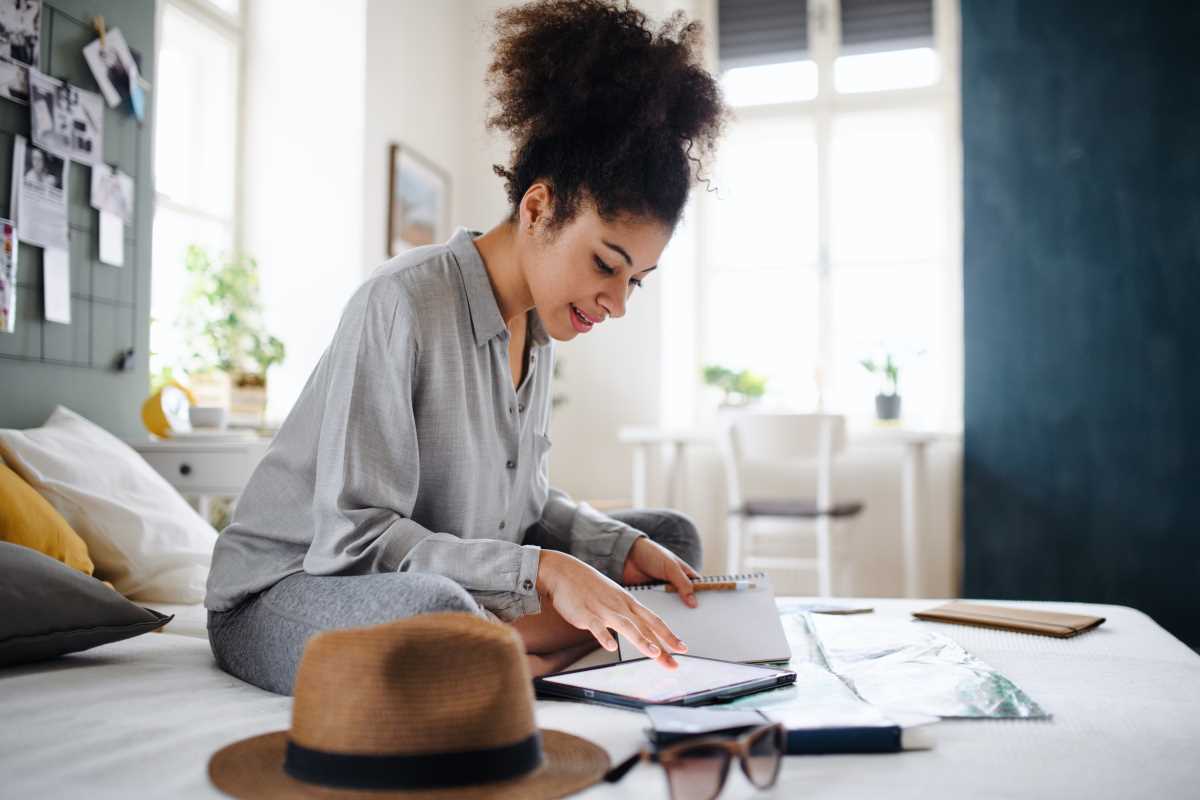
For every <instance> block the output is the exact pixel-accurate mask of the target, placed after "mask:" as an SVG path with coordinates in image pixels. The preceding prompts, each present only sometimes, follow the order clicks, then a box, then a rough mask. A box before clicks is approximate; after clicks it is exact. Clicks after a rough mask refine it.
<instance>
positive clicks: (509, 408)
mask: <svg viewBox="0 0 1200 800" xmlns="http://www.w3.org/2000/svg"><path fill="white" fill-rule="evenodd" d="M512 412H513V407H512V406H509V407H508V413H510V414H511V413H512Z"/></svg>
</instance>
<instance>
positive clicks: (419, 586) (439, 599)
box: [408, 572, 479, 614]
mask: <svg viewBox="0 0 1200 800" xmlns="http://www.w3.org/2000/svg"><path fill="white" fill-rule="evenodd" d="M408 577H409V578H411V579H413V583H412V586H411V587H410V591H411V593H412V594H411V596H412V597H413V598H414V600H415V601H416V603H417V605H418V607H417V608H415V609H414V610H413V613H414V614H429V613H433V612H437V611H465V612H467V613H469V614H478V613H479V604H478V603H476V602H475V598H473V597H471V593H470V592H468V591H467V590H466V589H464V588H463V587H462V585H461V584H459V583H456V582H455V581H453V580H451V579H450V578H447V577H446V576H444V575H434V574H432V573H423V572H416V573H409V575H408Z"/></svg>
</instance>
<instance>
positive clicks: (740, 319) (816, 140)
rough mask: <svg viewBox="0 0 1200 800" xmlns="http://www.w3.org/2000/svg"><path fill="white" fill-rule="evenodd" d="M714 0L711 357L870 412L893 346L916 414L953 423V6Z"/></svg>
mask: <svg viewBox="0 0 1200 800" xmlns="http://www.w3.org/2000/svg"><path fill="white" fill-rule="evenodd" d="M718 1H719V6H718V14H719V17H718V19H719V37H720V38H719V52H720V59H721V63H720V68H721V80H722V85H723V89H724V92H725V97H726V100H727V101H728V102H729V103H730V104H731V105H732V106H734V114H735V120H734V122H733V123H732V124H731V125H730V126H729V129H728V131H727V134H726V137H725V139H724V141H723V142H722V144H721V148H720V151H719V153H718V156H717V161H716V164H715V169H714V176H713V177H714V180H713V183H714V185H715V187H716V188H717V192H715V193H713V192H700V193H699V196H700V201H699V204H698V207H697V208H696V212H697V214H698V220H699V225H697V226H696V227H697V229H698V230H700V231H701V232H702V233H701V234H700V239H699V243H700V248H699V253H698V258H697V262H698V263H699V266H700V269H699V279H698V284H699V285H698V293H699V296H700V310H699V312H698V313H699V319H698V320H697V322H698V325H697V330H698V332H699V334H698V339H699V342H698V350H699V357H700V360H701V361H702V362H703V363H719V364H722V365H725V366H729V367H733V368H735V369H751V370H753V371H755V372H758V373H760V374H762V375H764V376H766V377H767V379H768V382H767V391H768V401H769V402H771V403H772V404H773V405H777V406H781V407H787V408H791V409H795V410H817V409H821V410H828V411H831V412H837V413H845V414H849V415H851V416H852V417H860V418H866V417H870V416H872V415H873V414H874V395H875V393H876V391H877V387H878V381H877V379H875V378H873V377H872V376H871V375H870V374H868V373H867V372H866V371H865V370H864V369H863V368H862V367H861V366H860V364H859V361H860V360H861V359H863V358H865V357H869V356H873V355H875V353H876V352H877V351H878V350H879V349H880V347H881V346H884V347H886V348H888V349H889V350H891V351H893V352H894V353H896V355H897V357H898V358H899V360H900V361H901V365H902V373H901V386H900V390H901V394H902V396H903V397H904V408H905V417H906V418H908V419H910V420H913V421H915V422H917V423H918V424H929V425H937V426H941V427H957V426H959V425H960V424H961V422H960V420H961V387H960V384H961V374H962V369H961V347H962V345H961V305H960V300H959V293H960V289H959V287H960V285H961V259H960V256H959V251H958V247H957V244H956V236H957V235H958V234H957V231H958V218H959V217H958V214H959V212H958V210H957V209H958V200H957V191H958V189H957V181H958V172H957V170H958V169H959V167H958V163H959V161H958V158H957V155H956V154H957V152H958V133H957V130H958V128H957V126H958V113H957V108H958V106H957V102H958V101H957V66H956V65H957V52H956V47H957V45H956V43H955V42H956V33H955V31H956V30H957V13H958V9H957V4H956V2H954V0H840V2H839V0H810V1H809V2H808V3H804V2H789V3H780V2H775V0H718ZM781 32H783V33H782V34H781ZM801 34H802V35H803V37H804V38H802V39H800V40H799V41H797V39H796V37H797V36H800V35H801ZM667 422H668V423H672V422H674V423H680V424H687V423H688V420H686V419H679V418H676V419H673V420H671V419H669V420H667Z"/></svg>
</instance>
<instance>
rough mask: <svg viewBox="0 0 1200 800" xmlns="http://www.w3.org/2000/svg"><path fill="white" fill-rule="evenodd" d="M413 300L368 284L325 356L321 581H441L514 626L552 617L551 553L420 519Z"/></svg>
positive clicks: (319, 479)
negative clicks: (380, 575) (543, 558)
mask: <svg viewBox="0 0 1200 800" xmlns="http://www.w3.org/2000/svg"><path fill="white" fill-rule="evenodd" d="M416 319H417V317H416V315H415V314H414V313H413V310H412V308H411V305H410V301H409V300H408V299H407V296H406V295H405V294H404V293H403V292H400V291H396V290H395V289H394V287H393V286H392V285H390V284H387V283H383V282H379V281H368V282H367V283H366V284H364V286H363V287H361V288H360V289H359V291H358V292H357V293H356V294H355V296H354V297H353V298H352V299H351V300H350V303H349V305H348V306H347V308H346V312H345V313H344V314H343V316H342V320H341V323H340V324H339V326H338V330H337V333H336V334H335V336H334V340H333V342H332V344H331V345H330V348H329V350H328V351H327V352H326V354H325V358H326V359H327V361H328V363H327V364H326V365H325V366H326V368H327V370H328V383H327V384H326V385H327V386H328V390H327V396H326V398H325V403H324V410H323V414H322V416H321V418H320V419H319V420H315V421H314V424H318V425H319V426H320V430H319V433H318V436H317V454H316V466H315V468H316V475H315V476H314V477H315V479H314V494H313V499H312V515H313V523H314V525H313V527H314V535H313V539H312V543H311V544H310V545H309V548H308V552H307V554H306V555H305V558H304V569H305V571H306V572H309V573H311V574H315V575H333V574H340V575H345V574H364V573H372V572H386V571H400V572H405V571H408V572H429V573H435V574H439V575H444V576H446V577H448V578H450V579H452V580H454V581H455V582H457V583H458V584H460V585H461V586H463V588H465V589H467V590H468V591H469V592H471V594H472V595H473V596H474V597H475V599H476V600H477V601H478V602H479V603H480V605H482V606H483V607H484V608H486V609H488V610H489V611H491V612H492V613H493V614H495V615H496V616H497V617H499V618H500V619H504V620H511V619H515V618H517V617H519V616H522V615H524V614H535V613H538V612H539V611H540V610H541V603H540V600H539V597H538V593H537V589H536V583H537V571H538V565H539V559H540V552H541V551H540V548H539V547H537V546H534V545H521V544H517V543H514V542H507V541H503V540H499V539H470V538H461V537H460V536H458V535H456V534H454V533H450V532H435V531H431V530H429V529H427V528H425V527H424V526H422V525H420V524H419V523H417V522H415V521H414V520H413V519H412V517H411V515H412V512H413V508H414V506H415V504H416V500H417V491H418V487H419V485H420V458H419V452H418V437H417V429H416V421H415V419H414V416H413V402H412V399H413V388H414V380H415V376H416V374H417V371H416V370H417V363H418V361H419V359H420V357H421V341H420V330H419V326H418V325H417V323H416Z"/></svg>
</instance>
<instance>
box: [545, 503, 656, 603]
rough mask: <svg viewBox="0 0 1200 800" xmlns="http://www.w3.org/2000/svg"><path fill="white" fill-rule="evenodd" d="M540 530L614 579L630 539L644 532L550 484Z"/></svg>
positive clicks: (619, 573)
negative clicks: (572, 497) (575, 499)
mask: <svg viewBox="0 0 1200 800" xmlns="http://www.w3.org/2000/svg"><path fill="white" fill-rule="evenodd" d="M540 522H541V527H542V530H543V531H544V532H545V533H546V534H548V535H549V536H550V538H551V539H552V540H553V541H554V543H555V547H556V549H560V550H563V551H565V552H567V553H570V554H571V555H573V556H575V557H576V558H578V559H579V560H580V561H583V562H584V563H586V564H589V565H591V566H593V567H595V568H596V569H597V570H599V571H600V572H602V573H604V574H605V575H607V576H608V577H610V578H612V579H613V580H614V581H617V582H618V583H619V582H620V581H621V576H622V573H623V572H624V570H625V559H626V558H628V556H629V550H630V548H632V547H633V543H634V542H636V541H637V540H638V539H641V538H643V537H645V536H646V534H644V533H642V532H641V531H639V530H637V529H636V528H633V527H632V526H629V525H626V524H625V523H624V522H619V521H617V520H615V519H613V518H612V517H610V516H608V515H607V514H604V513H602V512H600V511H597V510H596V509H595V508H592V506H590V505H588V504H587V503H584V502H576V501H574V500H572V499H571V497H570V496H569V495H567V493H566V492H563V491H561V490H559V489H555V488H553V487H552V488H551V489H550V491H549V496H548V498H547V500H546V505H545V507H544V508H543V509H542V518H541V520H540Z"/></svg>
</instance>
